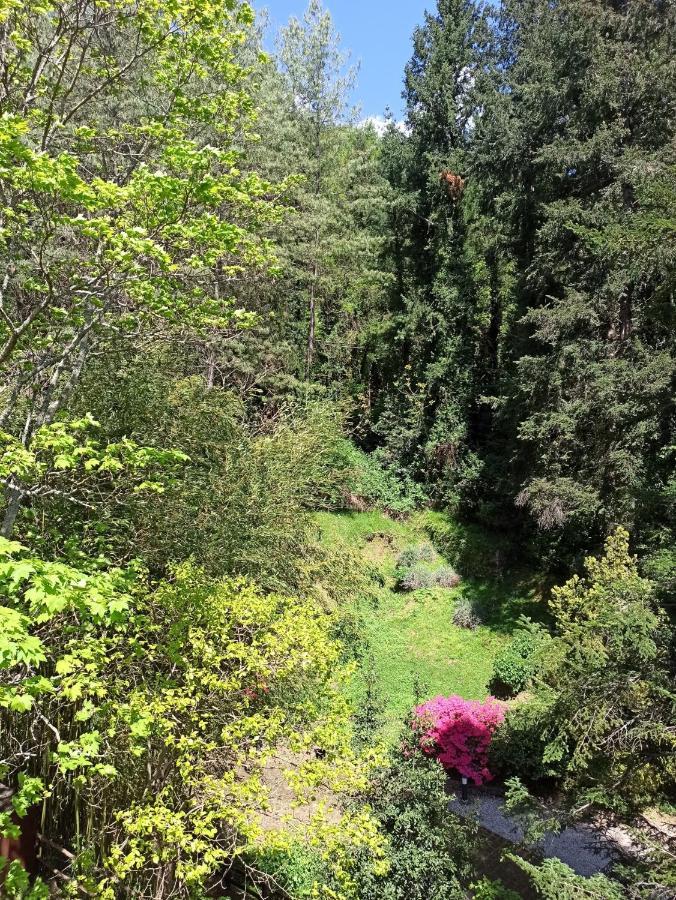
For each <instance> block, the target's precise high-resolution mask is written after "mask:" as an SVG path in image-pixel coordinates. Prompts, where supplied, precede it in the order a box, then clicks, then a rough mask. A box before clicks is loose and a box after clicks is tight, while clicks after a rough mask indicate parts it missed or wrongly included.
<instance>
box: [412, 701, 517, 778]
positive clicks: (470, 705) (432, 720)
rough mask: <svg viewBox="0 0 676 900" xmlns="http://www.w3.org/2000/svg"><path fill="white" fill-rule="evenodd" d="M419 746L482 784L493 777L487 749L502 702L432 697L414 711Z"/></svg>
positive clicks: (502, 711) (500, 715)
mask: <svg viewBox="0 0 676 900" xmlns="http://www.w3.org/2000/svg"><path fill="white" fill-rule="evenodd" d="M413 715H414V723H415V724H416V725H417V726H418V728H419V730H420V732H421V737H420V746H421V748H422V749H423V750H424V751H425V752H426V753H429V754H430V755H434V756H436V758H437V759H438V760H439V762H440V763H441V764H442V765H443V767H444V768H445V769H447V770H455V771H456V772H458V773H459V774H460V775H464V776H466V777H467V778H471V779H472V781H474V783H475V784H483V783H484V782H485V781H490V780H491V778H492V777H493V776H492V775H491V773H490V771H489V769H488V749H489V747H490V744H491V740H492V738H493V734H494V733H495V730H496V729H497V727H498V726H499V725H500V724H501V723H502V721H503V719H504V718H505V707H504V704H503V703H501V702H500V701H499V700H496V699H495V698H494V697H487V698H486V700H485V701H484V702H483V703H482V702H480V701H478V700H464V699H463V698H462V697H458V696H457V695H454V696H453V697H435V698H434V699H433V700H429V701H428V702H427V703H423V704H422V705H421V706H418V707H417V708H416V709H415V710H414V714H413Z"/></svg>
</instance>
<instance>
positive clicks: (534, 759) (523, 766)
mask: <svg viewBox="0 0 676 900" xmlns="http://www.w3.org/2000/svg"><path fill="white" fill-rule="evenodd" d="M552 711H553V710H552V702H551V700H550V699H549V698H546V697H544V696H540V695H537V696H536V697H534V698H533V699H531V700H529V701H528V702H527V703H516V704H514V705H513V706H510V707H509V709H508V710H507V714H506V715H505V718H504V721H503V723H502V725H501V726H500V728H499V729H498V731H497V732H496V734H495V736H494V739H493V741H492V743H491V746H490V753H489V767H490V769H491V771H494V772H496V773H498V774H504V775H518V776H520V777H521V778H523V779H525V780H526V781H529V782H533V781H542V780H543V779H546V778H551V777H556V776H557V775H560V774H561V773H562V765H561V764H560V762H559V763H558V764H557V763H556V762H554V761H551V762H549V763H545V762H543V757H544V752H545V747H546V746H547V738H546V734H547V726H548V723H549V721H550V719H551V716H552Z"/></svg>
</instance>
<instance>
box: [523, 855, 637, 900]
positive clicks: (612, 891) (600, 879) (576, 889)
mask: <svg viewBox="0 0 676 900" xmlns="http://www.w3.org/2000/svg"><path fill="white" fill-rule="evenodd" d="M507 856H508V858H509V859H510V860H511V861H512V862H514V863H515V864H516V865H517V866H519V868H521V869H523V870H524V872H527V873H528V875H530V877H531V880H532V882H533V884H534V886H535V888H536V890H537V892H538V895H539V896H541V897H544V898H545V900H587V898H590V900H621V898H622V897H624V896H625V893H624V889H623V888H622V886H621V885H620V884H617V882H613V881H611V880H610V879H609V878H606V877H605V875H594V876H593V877H592V878H583V877H582V876H581V875H576V874H575V872H574V871H573V870H572V869H571V868H570V867H569V866H567V865H566V864H565V863H562V862H561V861H560V860H558V859H546V860H545V861H544V862H543V863H541V864H540V865H539V866H537V865H534V864H533V863H530V862H527V861H526V860H525V859H523V858H522V857H520V856H516V855H515V854H513V853H509V854H507Z"/></svg>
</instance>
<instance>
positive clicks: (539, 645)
mask: <svg viewBox="0 0 676 900" xmlns="http://www.w3.org/2000/svg"><path fill="white" fill-rule="evenodd" d="M548 643H549V634H548V633H547V631H546V630H545V629H544V628H543V627H542V626H541V625H539V624H537V623H535V622H531V621H530V620H529V619H526V618H523V619H522V620H521V621H520V623H519V630H518V631H517V632H516V634H515V635H514V637H513V638H512V640H511V641H510V643H509V644H508V645H507V647H505V649H504V650H503V651H502V653H500V654H499V655H498V656H497V657H496V658H495V661H494V663H493V677H492V679H491V690H492V692H493V693H494V694H495V695H496V696H503V695H504V696H514V695H515V694H518V693H519V692H520V691H523V690H525V689H526V688H528V687H529V686H530V684H531V682H532V679H533V678H534V677H535V676H536V675H537V672H538V669H539V666H540V659H541V656H542V654H543V653H546V651H547V645H548Z"/></svg>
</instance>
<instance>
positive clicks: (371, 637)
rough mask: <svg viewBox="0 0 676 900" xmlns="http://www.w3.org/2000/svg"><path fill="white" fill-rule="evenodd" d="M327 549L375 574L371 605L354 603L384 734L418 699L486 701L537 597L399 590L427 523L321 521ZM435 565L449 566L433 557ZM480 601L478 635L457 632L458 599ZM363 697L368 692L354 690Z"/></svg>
mask: <svg viewBox="0 0 676 900" xmlns="http://www.w3.org/2000/svg"><path fill="white" fill-rule="evenodd" d="M317 524H318V526H319V529H320V532H321V539H322V541H324V542H326V543H327V544H329V545H334V546H335V545H336V544H342V545H344V546H349V547H351V548H352V549H353V551H354V552H357V553H358V554H360V555H361V557H362V558H363V560H364V562H366V563H368V565H369V567H370V569H371V570H374V571H375V572H377V574H378V576H379V580H380V581H381V586H380V587H378V588H377V590H376V596H377V602H374V601H373V599H371V600H365V601H356V602H354V601H353V603H352V606H353V609H352V611H353V612H355V613H356V614H358V615H359V617H360V618H361V620H362V622H363V625H364V631H365V637H366V641H367V644H368V649H367V653H366V656H365V659H364V664H363V667H362V679H363V677H364V674H365V672H366V671H368V669H369V668H371V670H372V671H373V673H374V674H375V680H376V684H377V685H378V690H379V692H380V693H381V695H382V697H383V700H384V702H385V725H384V731H385V733H386V734H388V735H390V736H392V735H394V734H396V731H397V730H398V727H399V725H400V723H401V721H402V719H403V718H404V717H405V716H406V714H407V713H408V712H409V710H410V709H411V708H412V706H413V705H414V704H415V702H416V700H418V699H425V698H428V697H431V696H435V695H437V694H460V695H461V696H463V697H466V698H468V699H477V700H478V699H483V698H484V697H485V696H486V694H487V687H488V682H489V680H490V676H491V671H492V666H493V659H494V658H495V655H496V654H497V652H498V651H499V650H500V649H501V648H502V647H503V646H504V644H505V643H506V642H507V640H508V639H509V633H510V632H511V631H512V630H513V628H514V625H515V623H516V621H517V619H518V617H519V615H520V614H521V613H527V614H532V611H533V605H534V604H533V597H532V595H530V594H529V592H528V591H524V589H523V588H522V587H521V586H518V585H512V584H509V583H507V582H505V581H499V582H496V581H490V580H487V579H483V580H482V579H476V580H475V579H468V580H465V581H463V583H462V584H460V585H459V586H458V587H456V588H452V589H449V588H440V587H434V588H425V589H422V590H416V591H410V592H402V591H398V590H396V589H395V588H396V581H395V573H396V561H397V557H398V556H399V554H400V553H401V552H402V551H403V550H405V549H407V548H410V547H414V546H417V545H420V544H421V543H423V542H425V541H429V537H428V535H427V533H426V531H425V529H424V519H423V518H422V517H412V518H411V519H409V520H406V521H394V520H392V519H390V518H388V517H387V516H385V515H383V514H382V513H378V512H367V513H320V514H318V516H317ZM435 562H436V564H438V565H444V564H446V560H445V559H444V558H443V557H442V556H440V555H439V554H435ZM463 597H465V598H467V599H470V600H473V601H477V602H478V603H479V604H480V606H481V609H482V614H483V619H484V624H483V625H481V626H480V627H479V628H477V629H476V630H475V631H469V630H467V629H464V628H458V627H456V626H455V625H454V624H453V621H452V619H453V610H454V607H455V604H456V603H457V602H458V601H459V600H460V599H461V598H463ZM357 690H358V692H359V693H360V694H363V690H364V685H363V680H362V684H361V685H358V686H357Z"/></svg>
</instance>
